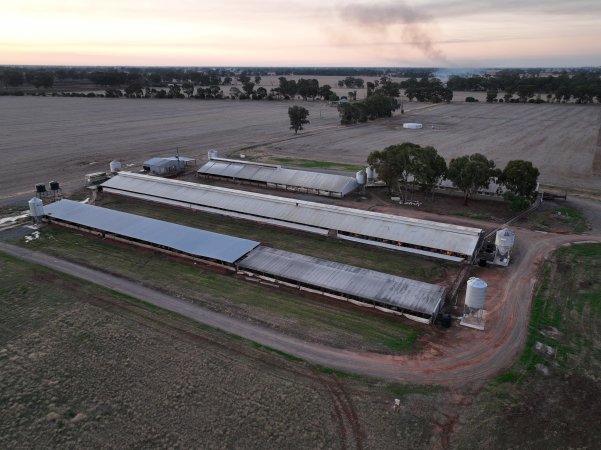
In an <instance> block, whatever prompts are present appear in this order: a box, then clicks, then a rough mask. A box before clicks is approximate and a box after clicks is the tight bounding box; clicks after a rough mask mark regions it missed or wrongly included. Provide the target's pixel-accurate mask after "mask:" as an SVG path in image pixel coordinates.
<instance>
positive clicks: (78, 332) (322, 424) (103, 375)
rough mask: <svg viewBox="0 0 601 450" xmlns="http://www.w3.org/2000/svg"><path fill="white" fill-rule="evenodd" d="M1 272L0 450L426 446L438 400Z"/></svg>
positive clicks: (106, 295)
mask: <svg viewBox="0 0 601 450" xmlns="http://www.w3.org/2000/svg"><path fill="white" fill-rule="evenodd" d="M0 269H1V270H0V307H1V310H2V314H1V315H0V404H2V408H0V447H2V448H25V447H27V448H47V447H49V446H50V447H60V448H91V447H111V448H125V447H186V448H191V447H195V448H224V447H227V448H261V449H263V448H299V447H301V448H333V449H338V448H389V447H390V446H391V445H393V446H394V447H395V448H400V449H427V448H430V445H431V440H432V439H433V438H436V432H435V425H434V423H433V422H432V421H431V419H430V417H431V416H432V414H433V412H434V411H435V410H436V407H437V404H438V403H439V401H440V400H439V397H440V396H441V395H443V393H441V391H440V390H438V389H435V388H431V387H425V388H419V387H416V386H402V387H401V386H398V385H388V384H386V383H380V382H377V381H374V380H367V379H357V378H355V377H348V376H345V374H336V373H331V371H329V370H327V368H321V367H315V366H311V365H309V364H307V363H304V362H302V361H291V360H290V358H287V357H286V355H279V354H275V353H274V352H271V351H268V350H267V349H264V348H260V346H259V347H258V346H255V345H251V343H249V342H247V341H244V340H240V339H235V338H234V337H232V336H229V335H226V334H224V333H221V332H219V331H217V330H213V329H210V328H208V327H204V326H200V325H199V324H197V323H195V322H192V321H189V320H186V319H183V318H180V317H178V316H176V315H174V314H171V313H168V312H165V311H162V310H159V309H156V308H153V309H149V308H147V307H146V306H144V305H143V304H141V303H140V302H137V301H133V300H132V299H130V298H127V297H124V296H121V295H117V294H115V293H113V292H111V291H109V290H107V289H104V288H99V287H98V286H95V285H92V284H89V283H86V282H81V281H79V280H77V279H75V278H72V277H65V276H62V275H61V274H58V273H54V272H53V271H51V270H48V269H44V268H40V267H38V266H35V265H32V264H28V263H24V262H21V261H18V260H16V259H13V258H12V257H8V256H6V255H4V254H2V253H0ZM394 398H399V399H401V408H400V409H399V410H398V411H396V412H394V413H393V411H392V404H393V400H394Z"/></svg>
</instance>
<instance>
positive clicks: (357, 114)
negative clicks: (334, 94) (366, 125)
mask: <svg viewBox="0 0 601 450" xmlns="http://www.w3.org/2000/svg"><path fill="white" fill-rule="evenodd" d="M398 108H399V102H398V101H397V99H396V98H393V97H388V96H386V95H382V94H373V95H370V96H369V97H366V98H365V99H363V100H360V101H356V102H352V103H340V104H339V105H338V112H339V114H340V124H341V125H352V124H355V123H357V122H367V121H368V120H375V119H379V118H381V117H390V116H392V113H393V112H394V111H396V110H397V109H398Z"/></svg>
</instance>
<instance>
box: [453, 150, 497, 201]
mask: <svg viewBox="0 0 601 450" xmlns="http://www.w3.org/2000/svg"><path fill="white" fill-rule="evenodd" d="M499 175H500V172H499V170H497V169H496V168H495V162H494V161H492V160H489V159H487V158H486V156H484V155H482V154H480V153H474V154H473V155H465V156H460V157H458V158H453V159H452V160H451V162H450V163H449V170H448V171H447V178H448V179H449V180H451V181H452V182H453V183H454V184H455V186H457V187H458V188H459V189H461V190H462V191H463V192H464V194H465V197H464V204H465V205H467V201H468V199H469V197H470V195H472V193H474V192H476V191H477V190H478V189H481V188H485V187H488V185H489V184H490V182H491V180H492V179H493V178H495V177H498V176H499Z"/></svg>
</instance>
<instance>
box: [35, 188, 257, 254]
mask: <svg viewBox="0 0 601 450" xmlns="http://www.w3.org/2000/svg"><path fill="white" fill-rule="evenodd" d="M44 215H45V216H46V217H47V218H48V219H49V220H50V221H53V222H59V223H60V224H63V225H67V226H72V227H76V228H78V229H81V230H86V231H90V232H96V233H97V234H101V235H102V236H103V237H111V238H115V239H122V240H126V241H129V242H134V243H138V244H143V245H147V246H151V247H154V248H157V249H163V250H166V251H171V252H175V253H177V254H180V255H183V256H188V257H192V258H195V259H201V260H204V261H206V262H216V263H219V264H224V265H232V264H233V263H234V262H236V261H237V260H239V259H240V258H242V257H243V256H244V255H246V254H247V253H248V252H249V251H251V250H252V249H254V248H255V247H256V246H257V245H259V242H255V241H250V240H248V239H241V238H237V237H231V236H226V235H224V234H219V233H213V232H210V231H204V230H199V229H196V228H191V227H186V226H183V225H177V224H174V223H170V222H164V221H162V220H156V219H150V218H147V217H142V216H137V215H135V214H129V213H125V212H121V211H115V210H112V209H107V208H101V207H98V206H92V205H86V204H83V203H79V202H74V201H71V200H60V201H58V202H55V203H51V204H49V205H47V206H45V207H44Z"/></svg>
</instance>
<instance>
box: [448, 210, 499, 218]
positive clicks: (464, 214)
mask: <svg viewBox="0 0 601 450" xmlns="http://www.w3.org/2000/svg"><path fill="white" fill-rule="evenodd" d="M452 214H453V215H454V216H460V217H468V218H470V219H475V220H495V218H494V217H493V216H491V215H490V214H479V213H472V212H469V211H455V212H454V213H452Z"/></svg>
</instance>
